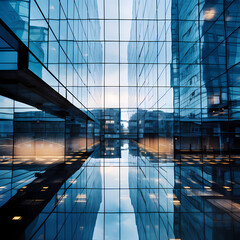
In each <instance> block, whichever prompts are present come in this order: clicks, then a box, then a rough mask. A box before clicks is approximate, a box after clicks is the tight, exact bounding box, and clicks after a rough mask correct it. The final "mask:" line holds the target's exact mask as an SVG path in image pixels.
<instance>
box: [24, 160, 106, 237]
mask: <svg viewBox="0 0 240 240" xmlns="http://www.w3.org/2000/svg"><path fill="white" fill-rule="evenodd" d="M101 188H102V176H101V168H100V165H99V161H98V160H97V159H95V156H92V162H91V164H89V162H88V161H86V162H85V163H84V165H83V166H82V167H81V169H80V170H78V171H77V172H76V173H75V174H74V175H73V176H71V177H70V178H69V179H68V180H67V181H66V183H65V184H64V185H63V186H62V187H61V189H60V190H59V192H58V193H57V194H56V195H55V197H54V198H53V199H52V200H51V201H50V202H49V204H48V205H47V206H46V207H45V209H44V210H43V211H42V213H40V214H39V216H38V217H37V218H36V219H35V220H34V221H33V222H32V223H31V224H30V225H29V226H28V228H27V229H26V231H25V238H26V239H54V238H58V239H89V240H90V239H93V234H94V229H95V225H96V220H97V215H98V212H99V209H100V205H101V203H102V190H101Z"/></svg>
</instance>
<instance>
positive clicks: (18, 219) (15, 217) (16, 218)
mask: <svg viewBox="0 0 240 240" xmlns="http://www.w3.org/2000/svg"><path fill="white" fill-rule="evenodd" d="M21 219H22V217H21V216H14V217H13V218H12V220H13V221H20V220H21Z"/></svg>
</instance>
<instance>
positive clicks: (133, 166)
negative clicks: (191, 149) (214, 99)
mask: <svg viewBox="0 0 240 240" xmlns="http://www.w3.org/2000/svg"><path fill="white" fill-rule="evenodd" d="M239 195H240V168H239V158H238V156H231V157H230V156H228V155H213V154H212V155H211V154H205V155H200V154H181V155H177V156H173V155H170V154H164V153H160V154H156V153H154V152H151V153H150V152H147V151H146V149H144V148H143V146H142V145H140V146H138V145H137V144H136V143H135V142H132V141H121V142H120V141H115V142H112V141H111V144H110V143H108V145H107V146H102V147H101V148H98V150H96V151H95V152H94V154H93V155H92V156H91V157H90V158H89V159H88V160H87V161H86V162H85V163H84V165H83V167H82V168H81V169H79V170H78V171H77V172H76V173H75V174H74V175H73V176H72V177H71V178H70V179H68V181H67V182H65V184H64V185H63V186H62V188H61V189H60V190H59V192H58V193H57V194H56V196H55V197H54V198H53V199H52V200H51V202H49V204H48V205H47V206H46V207H45V209H44V211H43V212H42V213H41V214H40V215H39V217H38V218H37V219H35V221H34V222H33V223H32V224H31V225H30V226H29V227H28V229H27V230H26V239H151V240H152V239H164V240H165V239H237V237H238V236H239V234H240V201H239V199H240V198H239Z"/></svg>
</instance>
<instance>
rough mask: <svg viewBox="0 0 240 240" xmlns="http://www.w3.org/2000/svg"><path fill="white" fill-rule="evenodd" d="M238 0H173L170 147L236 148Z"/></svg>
mask: <svg viewBox="0 0 240 240" xmlns="http://www.w3.org/2000/svg"><path fill="white" fill-rule="evenodd" d="M238 10H239V1H207V0H206V1H202V2H199V1H191V3H184V2H180V1H173V3H172V19H174V20H175V19H176V21H172V27H171V28H172V36H173V39H172V44H173V46H172V50H173V51H172V52H173V62H172V68H171V75H172V78H171V85H172V87H173V89H174V116H175V118H174V124H175V138H176V139H175V149H176V150H180V151H181V150H184V151H188V150H190V151H191V150H194V151H220V152H229V151H231V152H236V151H238V150H239V143H238V142H239V127H238V126H239V118H238V110H237V109H238V105H239V103H238V100H237V98H236V96H237V92H238V89H239V87H238V84H237V83H236V74H237V72H238V50H237V49H238V46H237V45H238V44H237V42H236V38H237V36H238V22H239V14H238Z"/></svg>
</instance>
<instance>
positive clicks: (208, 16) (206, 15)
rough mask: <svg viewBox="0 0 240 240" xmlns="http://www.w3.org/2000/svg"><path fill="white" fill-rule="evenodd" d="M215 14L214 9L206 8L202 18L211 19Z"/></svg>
mask: <svg viewBox="0 0 240 240" xmlns="http://www.w3.org/2000/svg"><path fill="white" fill-rule="evenodd" d="M215 16H216V10H215V9H214V8H209V9H206V10H205V12H204V20H211V19H213V18H214V17H215Z"/></svg>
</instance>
